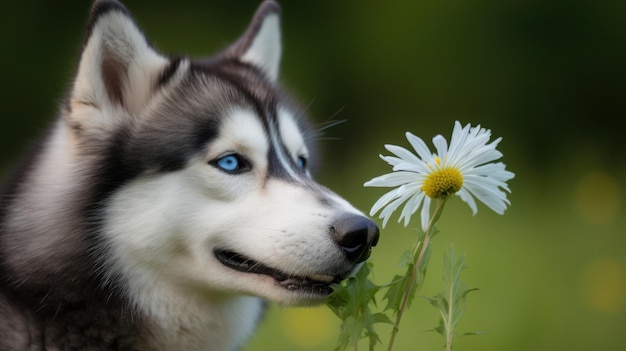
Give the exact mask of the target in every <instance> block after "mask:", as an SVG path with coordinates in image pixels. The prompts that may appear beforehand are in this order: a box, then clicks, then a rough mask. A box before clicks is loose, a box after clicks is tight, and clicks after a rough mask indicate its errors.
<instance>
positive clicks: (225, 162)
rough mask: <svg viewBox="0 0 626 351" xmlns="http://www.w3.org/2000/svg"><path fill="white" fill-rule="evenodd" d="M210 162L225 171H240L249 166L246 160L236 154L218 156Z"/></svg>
mask: <svg viewBox="0 0 626 351" xmlns="http://www.w3.org/2000/svg"><path fill="white" fill-rule="evenodd" d="M211 163H212V164H213V165H214V166H215V167H217V168H219V169H221V170H222V171H224V172H226V173H241V172H244V171H247V170H248V169H249V168H250V166H249V165H248V164H247V163H246V161H245V160H244V159H243V158H241V157H240V156H239V155H236V154H231V155H226V156H223V157H220V158H218V159H216V160H215V161H213V162H211Z"/></svg>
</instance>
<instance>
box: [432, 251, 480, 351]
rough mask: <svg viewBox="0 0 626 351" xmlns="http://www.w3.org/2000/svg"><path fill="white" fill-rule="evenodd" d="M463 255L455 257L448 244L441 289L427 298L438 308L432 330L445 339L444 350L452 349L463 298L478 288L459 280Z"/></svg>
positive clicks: (462, 311) (461, 313) (463, 306)
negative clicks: (435, 322) (437, 315)
mask: <svg viewBox="0 0 626 351" xmlns="http://www.w3.org/2000/svg"><path fill="white" fill-rule="evenodd" d="M463 262H464V256H461V257H460V258H458V259H457V257H456V253H455V251H454V246H452V244H450V247H449V248H448V250H446V251H445V252H444V261H443V291H441V292H440V293H439V294H438V295H437V296H435V297H433V298H429V299H428V301H429V302H430V304H431V305H433V306H434V307H435V308H437V309H438V310H439V314H440V319H439V325H438V326H437V327H435V328H434V329H433V330H434V331H436V332H437V333H439V334H441V336H443V338H444V339H445V341H446V350H451V349H452V342H453V339H454V337H455V328H456V325H457V323H458V322H459V319H460V318H461V316H462V315H463V313H464V312H465V310H466V309H465V298H466V297H467V294H469V293H470V292H472V291H475V290H478V289H475V288H474V289H472V288H468V287H467V286H466V285H465V284H464V283H463V282H462V281H461V271H463V270H464V269H465V268H466V267H465V266H464V264H463ZM476 334H478V333H465V334H463V335H476Z"/></svg>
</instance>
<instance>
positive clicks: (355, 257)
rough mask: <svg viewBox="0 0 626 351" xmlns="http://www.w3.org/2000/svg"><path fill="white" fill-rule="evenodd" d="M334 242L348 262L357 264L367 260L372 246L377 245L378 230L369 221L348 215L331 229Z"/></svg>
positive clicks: (361, 217) (374, 224)
mask: <svg viewBox="0 0 626 351" xmlns="http://www.w3.org/2000/svg"><path fill="white" fill-rule="evenodd" d="M332 229H333V231H334V234H335V240H336V241H337V244H338V245H339V247H341V249H342V250H343V252H344V254H345V255H346V258H347V259H348V261H350V262H352V263H359V262H363V261H365V260H367V258H368V257H369V256H370V252H371V248H372V246H376V244H377V243H378V236H379V230H378V226H377V225H376V223H374V222H372V221H371V220H370V219H368V218H366V217H363V216H357V215H350V216H346V217H342V218H340V219H339V220H337V221H336V222H335V224H334V225H333V227H332Z"/></svg>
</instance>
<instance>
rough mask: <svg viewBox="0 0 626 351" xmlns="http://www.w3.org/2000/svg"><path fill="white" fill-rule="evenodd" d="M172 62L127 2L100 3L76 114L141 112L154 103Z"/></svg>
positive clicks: (76, 90)
mask: <svg viewBox="0 0 626 351" xmlns="http://www.w3.org/2000/svg"><path fill="white" fill-rule="evenodd" d="M167 62H168V60H167V59H166V58H165V57H163V56H161V55H160V54H159V53H157V52H156V51H155V50H154V49H153V48H152V47H151V46H150V45H149V44H148V41H147V40H146V37H145V36H144V34H143V33H142V32H141V30H140V29H139V28H138V26H137V24H136V22H135V20H134V19H133V17H132V15H131V14H130V12H129V11H128V10H127V9H126V8H125V7H124V6H123V5H122V4H120V3H119V2H117V1H115V0H96V1H95V2H94V4H93V6H92V8H91V14H90V17H89V21H88V24H87V30H86V34H85V39H84V41H83V51H82V54H81V58H80V64H79V67H78V73H77V76H76V79H75V81H74V86H73V90H72V94H71V105H72V110H73V112H75V111H74V108H75V107H77V108H79V109H80V108H81V106H82V107H86V108H89V109H93V108H95V109H97V110H100V113H101V115H103V114H104V115H106V113H104V112H105V110H106V109H107V108H111V107H112V108H116V107H121V108H123V109H124V110H126V111H128V112H131V113H132V112H133V111H136V110H137V109H138V108H139V107H141V106H143V105H144V104H145V103H146V102H147V100H148V99H149V97H150V95H151V94H152V91H153V90H154V86H155V83H156V82H157V81H158V79H159V75H160V74H161V72H163V70H164V68H165V67H166V65H167ZM73 114H74V113H73ZM78 114H81V113H78ZM88 123H89V122H88ZM108 123H111V121H108Z"/></svg>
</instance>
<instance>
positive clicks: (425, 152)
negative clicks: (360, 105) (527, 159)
mask: <svg viewBox="0 0 626 351" xmlns="http://www.w3.org/2000/svg"><path fill="white" fill-rule="evenodd" d="M490 137H491V131H490V130H488V129H484V128H481V127H480V125H479V126H476V127H472V126H471V125H469V124H467V125H466V126H465V127H461V124H460V123H459V122H458V121H457V122H455V124H454V130H453V131H452V138H451V140H450V145H449V146H448V142H447V141H446V139H445V138H444V137H442V136H441V135H437V136H435V137H434V138H433V145H435V149H436V150H437V152H436V153H435V154H433V153H432V152H431V151H430V149H429V148H428V146H426V144H425V143H424V141H422V139H420V138H419V137H417V136H415V135H413V134H411V133H409V132H407V133H406V138H407V139H408V141H409V143H410V144H411V146H413V149H415V151H416V152H417V155H416V154H414V153H412V152H411V151H409V150H407V149H405V148H403V147H400V146H396V145H385V148H386V149H387V150H389V151H390V152H392V153H393V154H394V155H395V156H383V155H380V157H381V158H382V159H383V160H385V161H386V162H387V163H389V164H390V165H391V166H393V172H392V173H388V174H385V175H382V176H380V177H376V178H374V179H372V180H370V181H368V182H366V183H365V184H364V185H365V186H373V187H397V188H395V189H393V190H391V191H390V192H388V193H386V194H385V195H383V196H381V197H380V199H378V201H376V203H375V204H374V206H372V210H371V211H370V215H374V214H375V213H376V212H378V211H379V210H381V209H382V211H381V213H380V218H383V227H384V226H385V225H386V224H387V221H388V220H389V217H390V216H391V214H392V213H393V212H394V211H395V210H396V209H397V208H398V207H400V205H402V204H403V203H404V202H406V205H405V206H404V208H403V209H402V213H401V215H400V218H399V220H398V222H400V221H402V219H404V226H405V227H406V226H407V225H408V224H409V220H410V218H411V215H412V214H413V213H415V212H416V211H417V210H418V209H419V208H420V207H421V208H422V210H421V220H422V229H424V230H426V227H427V225H428V221H429V218H430V204H431V200H432V199H445V198H446V197H448V196H449V195H452V194H456V195H458V196H459V197H461V199H462V200H463V201H465V202H466V203H467V204H468V205H469V207H470V208H471V209H472V212H473V213H474V214H476V212H477V211H478V209H477V207H476V201H475V200H474V197H476V198H477V199H478V200H480V201H481V202H483V203H484V204H485V205H487V207H489V208H491V209H492V210H493V211H494V212H496V213H498V214H503V213H504V210H506V208H507V205H509V204H510V202H509V201H508V200H507V198H506V196H507V195H506V193H505V192H504V191H503V190H505V191H507V192H509V193H510V192H511V190H509V188H508V186H507V184H506V182H507V181H508V180H510V179H511V178H513V177H514V176H515V175H514V174H513V173H512V172H509V171H507V170H505V165H504V164H503V163H502V162H498V163H493V161H495V160H497V159H499V158H501V157H502V153H501V152H499V151H498V150H496V146H497V145H498V143H499V142H500V140H502V138H498V139H496V140H494V141H492V142H491V143H489V138H490Z"/></svg>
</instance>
